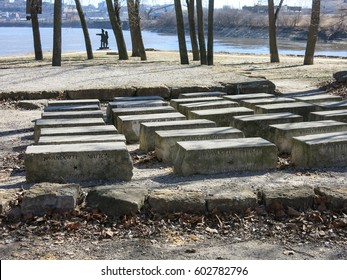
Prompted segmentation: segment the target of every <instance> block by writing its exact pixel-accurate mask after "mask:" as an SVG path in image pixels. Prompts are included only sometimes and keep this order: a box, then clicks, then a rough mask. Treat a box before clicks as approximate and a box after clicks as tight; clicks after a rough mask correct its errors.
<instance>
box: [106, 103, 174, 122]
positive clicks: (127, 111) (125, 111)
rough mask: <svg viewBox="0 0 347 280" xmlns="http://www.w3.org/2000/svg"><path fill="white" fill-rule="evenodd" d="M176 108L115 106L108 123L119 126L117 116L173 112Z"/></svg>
mask: <svg viewBox="0 0 347 280" xmlns="http://www.w3.org/2000/svg"><path fill="white" fill-rule="evenodd" d="M172 112H175V109H174V108H172V107H171V106H160V107H138V108H113V109H112V110H111V113H110V115H108V116H107V121H108V123H112V124H114V125H115V126H117V117H118V116H126V115H144V114H159V113H172Z"/></svg>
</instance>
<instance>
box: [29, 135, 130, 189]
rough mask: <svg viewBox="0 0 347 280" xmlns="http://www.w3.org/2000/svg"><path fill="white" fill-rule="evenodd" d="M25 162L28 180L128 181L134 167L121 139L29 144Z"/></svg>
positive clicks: (59, 181)
mask: <svg viewBox="0 0 347 280" xmlns="http://www.w3.org/2000/svg"><path fill="white" fill-rule="evenodd" d="M24 162H25V171H26V179H27V181H28V182H55V183H62V182H63V183H65V182H81V181H93V180H114V179H118V180H127V181H129V180H130V179H131V177H132V169H133V165H132V160H131V157H130V155H129V152H128V150H127V147H126V145H125V144H124V143H122V142H112V143H92V144H62V145H43V146H29V147H27V149H26V153H25V161H24Z"/></svg>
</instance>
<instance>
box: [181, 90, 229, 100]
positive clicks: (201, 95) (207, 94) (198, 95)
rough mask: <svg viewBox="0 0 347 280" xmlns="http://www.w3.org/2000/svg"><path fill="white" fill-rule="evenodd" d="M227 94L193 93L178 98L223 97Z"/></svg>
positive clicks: (213, 92) (212, 92)
mask: <svg viewBox="0 0 347 280" xmlns="http://www.w3.org/2000/svg"><path fill="white" fill-rule="evenodd" d="M226 94H227V93H226V92H221V91H207V92H191V93H181V94H180V95H179V96H178V98H179V99H180V98H199V97H223V96H224V95H226Z"/></svg>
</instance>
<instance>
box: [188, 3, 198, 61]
mask: <svg viewBox="0 0 347 280" xmlns="http://www.w3.org/2000/svg"><path fill="white" fill-rule="evenodd" d="M186 2H187V8H188V19H189V30H190V41H191V43H192V52H193V60H194V61H199V60H200V54H199V46H198V39H197V36H196V27H195V0H186Z"/></svg>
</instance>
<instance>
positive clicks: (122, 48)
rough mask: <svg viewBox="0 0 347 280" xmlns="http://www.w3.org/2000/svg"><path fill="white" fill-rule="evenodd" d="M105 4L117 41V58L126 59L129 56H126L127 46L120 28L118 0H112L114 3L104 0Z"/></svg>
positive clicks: (110, 0)
mask: <svg viewBox="0 0 347 280" xmlns="http://www.w3.org/2000/svg"><path fill="white" fill-rule="evenodd" d="M106 5H107V11H108V16H109V18H110V22H111V25H112V30H113V33H114V36H115V37H116V41H117V47H118V53H119V59H120V60H127V59H129V56H128V52H127V47H126V44H125V40H124V35H123V30H122V26H121V21H120V16H119V9H120V7H121V6H120V3H119V0H114V4H113V3H112V0H106Z"/></svg>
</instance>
